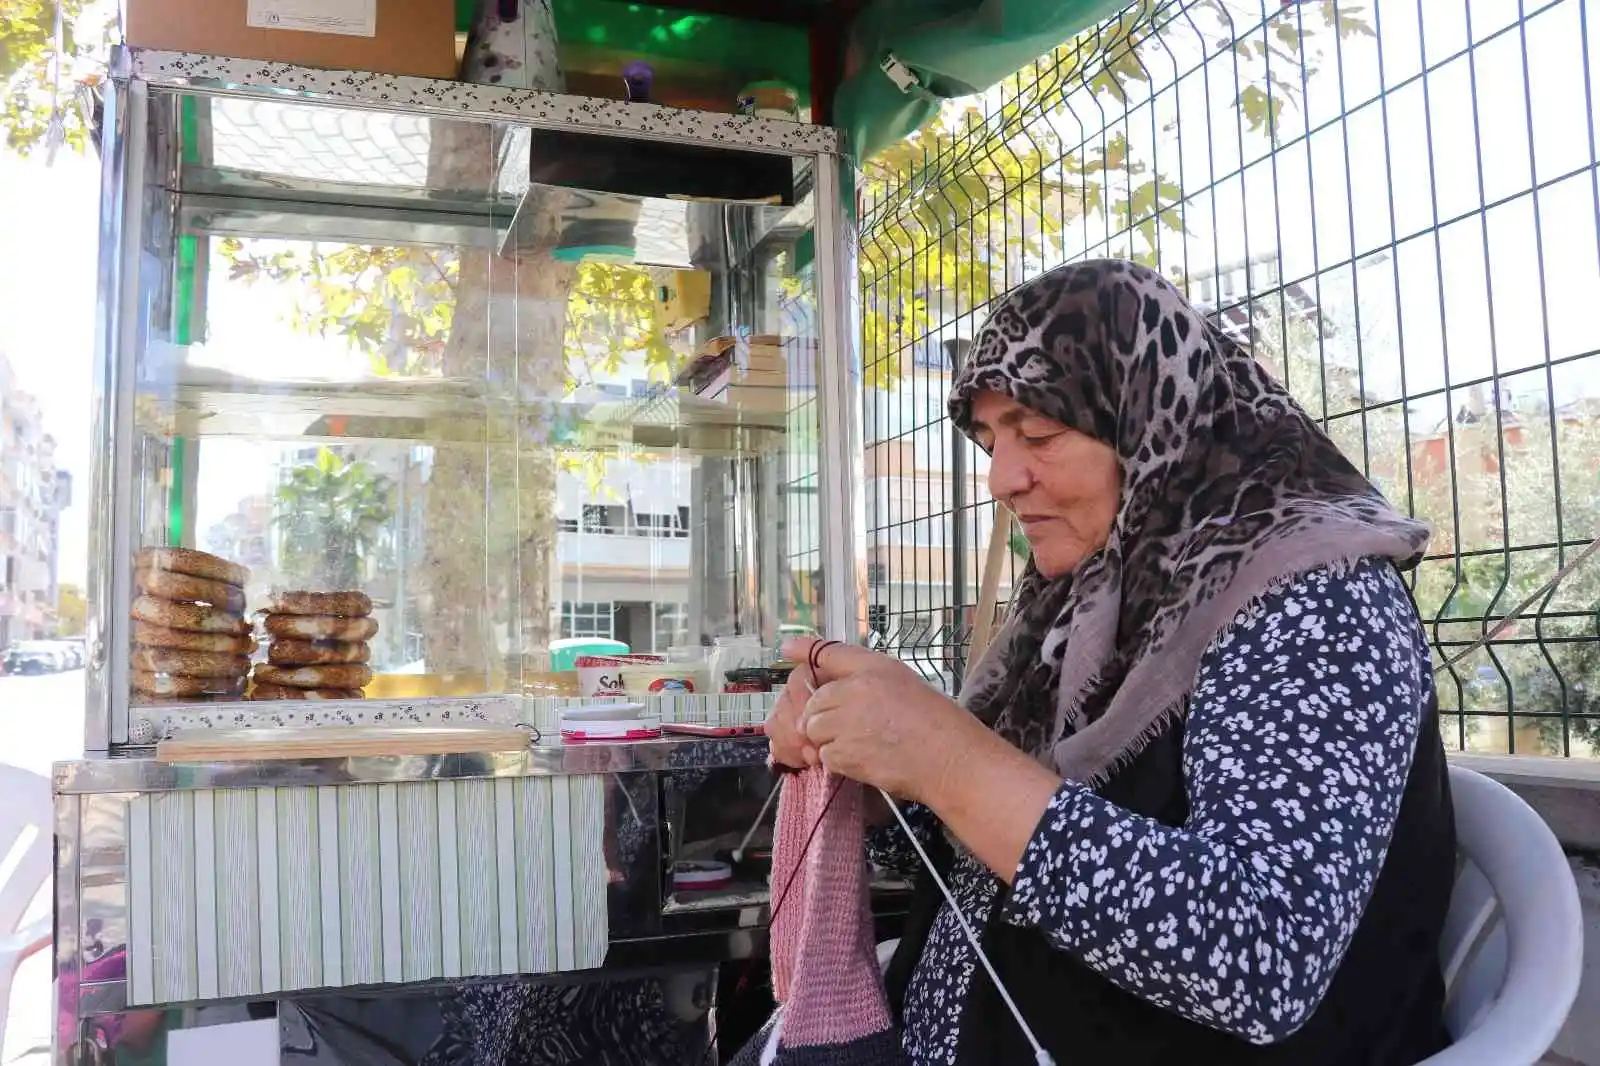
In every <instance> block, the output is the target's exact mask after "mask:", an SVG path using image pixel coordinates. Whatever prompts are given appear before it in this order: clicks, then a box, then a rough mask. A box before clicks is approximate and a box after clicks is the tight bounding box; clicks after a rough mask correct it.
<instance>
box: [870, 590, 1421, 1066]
mask: <svg viewBox="0 0 1600 1066" xmlns="http://www.w3.org/2000/svg"><path fill="white" fill-rule="evenodd" d="M1429 661H1430V660H1429V656H1428V647H1427V637H1426V634H1425V633H1424V632H1423V631H1422V628H1421V625H1420V624H1419V623H1418V621H1417V618H1416V614H1415V611H1414V609H1413V608H1412V605H1411V602H1410V599H1409V597H1408V594H1407V592H1406V590H1405V587H1404V585H1403V583H1402V582H1401V579H1400V577H1399V575H1398V574H1397V573H1396V572H1395V571H1394V569H1393V568H1392V567H1390V566H1389V565H1388V564H1387V563H1386V562H1382V561H1375V560H1366V561H1363V562H1360V563H1358V564H1356V565H1354V566H1348V567H1340V566H1335V567H1322V568H1319V569H1317V570H1313V571H1311V572H1309V573H1307V574H1304V575H1302V576H1300V577H1299V578H1297V579H1295V580H1293V581H1291V582H1289V583H1287V584H1286V585H1284V586H1282V587H1280V588H1279V589H1278V590H1276V591H1274V592H1272V593H1270V594H1268V595H1266V596H1263V597H1261V598H1259V599H1258V600H1257V601H1256V602H1255V603H1254V604H1253V605H1252V606H1250V607H1248V608H1246V609H1245V610H1244V611H1241V612H1240V613H1239V615H1238V616H1237V617H1236V618H1235V619H1234V622H1233V624H1232V625H1231V626H1230V627H1229V628H1228V629H1227V630H1226V631H1224V632H1223V633H1222V634H1221V635H1220V636H1219V637H1218V638H1217V639H1216V640H1215V641H1214V642H1213V643H1212V645H1211V647H1210V648H1209V649H1208V650H1207V652H1206V655H1205V657H1204V659H1203V660H1202V661H1201V666H1200V671H1199V674H1198V675H1197V678H1196V682H1195V687H1194V690H1193V692H1192V694H1191V696H1190V706H1189V711H1188V716H1187V725H1186V728H1185V733H1184V747H1183V759H1184V778H1185V781H1186V783H1187V793H1188V799H1189V807H1190V813H1189V819H1188V822H1187V823H1186V824H1185V825H1184V826H1182V827H1181V828H1176V829H1174V828H1170V827H1167V826H1164V825H1161V824H1159V823H1157V822H1155V821H1153V820H1151V819H1147V818H1143V817H1139V816H1136V815H1133V814H1130V813H1129V812H1128V811H1126V810H1124V809H1122V808H1120V807H1117V806H1115V805H1114V804H1112V803H1110V802H1108V801H1107V800H1105V799H1102V798H1101V797H1100V796H1098V795H1096V794H1095V793H1094V792H1091V791H1090V790H1088V789H1086V788H1083V787H1082V786H1079V785H1076V784H1070V783H1069V784H1066V785H1063V786H1062V788H1061V790H1060V791H1059V792H1057V793H1056V795H1055V797H1054V799H1053V800H1052V801H1051V804H1050V807H1049V809H1048V811H1047V812H1046V814H1045V816H1044V818H1043V819H1042V820H1041V821H1040V824H1039V827H1038V829H1037V831H1036V832H1035V834H1034V836H1033V839H1032V840H1031V842H1030V843H1029V845H1028V848H1027V851H1026V853H1025V855H1024V856H1023V859H1022V862H1021V864H1020V866H1019V868H1018V870H1017V874H1016V877H1015V879H1014V881H1013V884H1012V889H1011V892H1010V894H1009V896H1008V897H1007V898H1006V899H1005V901H1004V910H1003V912H1002V913H1003V915H1004V917H1005V918H1006V920H1008V921H1010V922H1012V923H1014V924H1016V925H1020V926H1025V927H1032V928H1035V929H1037V930H1039V931H1040V932H1041V933H1042V934H1043V935H1044V936H1046V937H1048V938H1049V939H1050V941H1051V942H1052V943H1053V944H1055V945H1056V946H1057V947H1059V948H1060V949H1061V950H1063V951H1068V952H1071V953H1073V954H1074V955H1077V956H1078V957H1079V958H1081V959H1082V960H1083V961H1084V962H1085V963H1087V964H1088V965H1089V966H1091V967H1093V968H1094V969H1096V970H1098V971H1100V972H1101V973H1103V974H1104V975H1106V976H1107V977H1108V978H1109V979H1111V980H1112V981H1114V982H1115V983H1116V984H1118V985H1119V986H1121V987H1123V988H1125V989H1128V990H1129V991H1132V992H1134V993H1135V994H1137V995H1139V996H1142V997H1144V998H1145V999H1148V1000H1150V1001H1151V1002H1153V1003H1156V1004H1158V1005H1160V1006H1162V1007H1165V1008H1167V1009H1169V1010H1171V1011H1174V1012H1175V1013H1177V1014H1179V1015H1181V1016H1183V1017H1185V1018H1188V1019H1190V1020H1193V1021H1196V1022H1199V1023H1202V1024H1204V1025H1208V1026H1211V1027H1214V1028H1218V1029H1222V1030H1224V1031H1227V1032H1231V1033H1235V1034H1237V1035H1239V1036H1241V1037H1243V1038H1245V1039H1247V1040H1250V1041H1252V1042H1257V1043H1265V1042H1270V1041H1273V1040H1277V1039H1281V1038H1282V1037H1284V1036H1286V1035H1288V1034H1289V1033H1292V1032H1293V1031H1294V1030H1296V1029H1297V1028H1298V1027H1299V1026H1300V1025H1301V1024H1303V1023H1304V1022H1305V1021H1306V1019H1308V1018H1309V1017H1310V1015H1311V1013H1312V1012H1313V1011H1314V1010H1315V1009H1316V1006H1317V1004H1318V1003H1320V1002H1321V999H1322V996H1323V995H1324V994H1325V993H1326V991H1327V988H1328V985H1329V983H1330V982H1331V981H1332V979H1333V975H1334V972H1335V970H1336V969H1337V968H1338V965H1339V962H1340V960H1341V959H1342V958H1343V956H1344V952H1345V950H1346V948H1347V947H1348V946H1349V943H1350V939H1351V937H1352V936H1353V935H1354V933H1355V930H1356V926H1357V924H1358V923H1359V921H1360V919H1361V915H1362V912H1363V909H1364V907H1365V905H1366V901H1367V899H1368V898H1369V896H1370V895H1371V892H1372V888H1373V885H1374V883H1375V881H1376V880H1377V876H1378V872H1379V870H1380V869H1381V868H1382V865H1383V861H1384V855H1385V852H1386V849H1387V847H1388V843H1389V838H1390V835H1391V833H1392V832H1393V828H1394V823H1395V819H1396V817H1397V816H1398V813H1399V808H1400V800H1401V797H1402V795H1403V793H1404V790H1405V782H1406V778H1407V776H1408V774H1409V773H1410V768H1411V761H1412V755H1413V751H1414V748H1415V745H1416V738H1417V735H1418V731H1419V727H1420V723H1421V715H1422V713H1424V708H1426V707H1427V706H1428V704H1429V701H1430V698H1431V693H1432V687H1433V678H1432V673H1431V671H1430V669H1429ZM902 843H903V842H902ZM879 850H880V852H881V850H882V849H881V848H880V849H879ZM905 850H907V851H909V849H908V848H907V849H905ZM874 857H875V858H876V859H878V860H879V861H880V862H886V863H889V864H892V865H900V864H901V863H902V862H903V858H898V857H896V856H891V855H885V854H876V855H875V856H874ZM950 880H951V887H952V892H953V893H954V894H955V896H956V898H957V900H958V902H959V904H960V906H961V908H962V910H963V911H964V912H965V913H966V914H967V916H968V918H969V920H970V921H972V922H973V923H974V925H979V924H980V923H982V922H983V921H984V920H985V919H986V918H987V916H988V915H989V913H990V912H991V910H992V909H993V906H994V904H995V902H996V900H997V899H998V898H999V893H1000V890H1001V883H1000V881H999V880H998V879H997V878H995V877H994V876H993V875H992V874H991V873H989V872H988V871H987V870H986V869H984V868H983V867H981V866H979V865H978V864H977V863H976V862H974V861H973V860H972V859H970V858H961V859H958V860H957V866H956V868H955V870H953V871H952V876H951V879H950ZM974 962H975V959H974V958H973V956H972V953H971V951H970V949H969V948H968V947H967V944H966V942H965V940H964V939H963V938H962V935H961V932H960V929H959V926H958V924H957V923H956V920H955V916H954V914H953V913H952V912H951V911H950V909H949V907H948V906H947V907H945V908H944V910H943V911H942V912H941V913H940V915H939V916H938V918H937V920H936V921H935V924H934V927H933V929H932V931H931V933H930V935H929V938H928V943H927V946H926V948H925V949H924V952H923V956H922V959H921V960H920V962H919V964H918V966H917V969H916V972H915V974H914V976H913V978H912V981H911V986H910V988H909V989H908V991H907V995H906V1003H905V1046H906V1051H907V1053H908V1055H909V1056H910V1058H911V1060H912V1062H914V1063H916V1064H918V1066H931V1064H935V1063H953V1062H955V1061H956V1044H957V1040H958V1038H959V1035H960V1034H959V1024H960V1011H961V1007H962V1005H963V1004H964V1002H965V1000H966V997H967V990H968V987H969V985H970V983H971V981H972V975H973V972H974Z"/></svg>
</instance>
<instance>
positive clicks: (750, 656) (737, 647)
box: [707, 637, 768, 678]
mask: <svg viewBox="0 0 1600 1066" xmlns="http://www.w3.org/2000/svg"><path fill="white" fill-rule="evenodd" d="M767 658H768V656H767V651H766V649H765V648H763V647H762V646H761V638H760V637H718V638H717V639H716V642H715V643H714V644H713V645H712V648H711V660H710V662H709V663H708V665H707V672H708V673H709V674H710V675H711V677H713V678H723V677H726V676H727V674H728V671H729V670H748V669H754V668H755V667H758V666H764V665H766V662H767Z"/></svg>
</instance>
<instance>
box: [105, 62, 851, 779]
mask: <svg viewBox="0 0 1600 1066" xmlns="http://www.w3.org/2000/svg"><path fill="white" fill-rule="evenodd" d="M115 66H116V69H115V70H114V74H115V77H114V79H113V89H112V90H111V91H110V93H109V94H108V97H107V100H106V104H105V132H104V135H103V139H104V141H105V142H106V143H105V144H104V145H103V149H104V152H105V155H106V158H107V160H108V165H107V167H106V169H105V175H106V176H105V181H104V185H103V190H102V194H103V202H102V205H101V206H102V219H103V221H102V242H103V255H102V278H101V282H102V284H101V292H102V308H101V321H102V360H101V371H100V376H99V379H98V382H97V386H98V390H97V392H98V395H97V408H96V426H97V431H98V461H97V465H96V467H95V470H94V488H95V498H96V499H98V500H101V501H104V504H103V506H100V507H98V508H97V509H96V510H95V514H94V517H93V530H92V537H93V544H94V551H93V552H92V553H91V560H92V562H91V573H90V585H91V596H90V602H91V604H92V605H93V608H92V614H91V618H90V624H89V645H90V649H91V663H90V685H89V692H90V697H89V698H90V708H89V712H90V713H89V726H88V733H89V735H88V744H87V747H88V749H89V750H90V751H104V750H107V749H114V748H117V747H120V746H122V745H124V744H129V743H134V744H137V743H148V742H149V741H150V740H151V739H152V738H151V736H150V735H149V730H148V729H147V728H145V729H141V728H140V727H141V725H144V724H146V723H143V722H141V721H140V719H139V717H138V714H137V713H136V714H133V715H130V708H131V707H141V708H142V707H157V708H160V707H169V706H172V707H180V708H189V709H194V705H195V704H229V705H232V704H243V706H241V707H238V708H236V709H237V710H240V711H245V710H249V709H255V707H256V705H257V704H264V702H269V701H270V702H274V703H276V702H278V701H290V700H292V701H296V703H297V705H299V706H302V707H303V706H309V705H306V704H304V703H302V702H299V701H303V700H304V699H306V698H312V699H319V698H320V699H329V700H332V699H342V700H355V699H362V698H364V699H368V700H373V699H387V700H405V701H410V703H411V704H412V705H414V704H415V703H416V702H417V701H421V702H422V703H424V704H426V703H427V702H428V701H440V702H441V703H447V702H449V701H450V700H452V699H455V700H459V699H461V698H466V697H471V698H481V697H485V696H489V697H496V698H505V699H509V700H512V701H519V700H521V701H525V700H539V699H545V698H550V697H583V696H592V695H596V694H597V691H598V690H594V689H593V688H592V683H591V681H589V680H588V679H586V678H585V677H584V676H583V674H582V671H580V670H578V669H576V664H577V662H578V661H579V660H578V657H579V656H581V655H583V654H584V653H586V652H602V653H604V654H606V655H609V656H616V655H623V654H626V655H629V656H642V657H644V658H636V659H628V660H623V661H622V663H621V669H620V674H621V687H622V689H623V690H624V691H625V693H626V694H627V695H628V697H629V698H630V699H635V698H637V699H646V700H648V699H653V698H657V696H658V694H660V693H662V692H663V691H665V692H669V693H682V692H683V691H685V690H686V689H688V688H692V689H694V691H695V692H696V693H698V694H705V693H710V694H716V693H719V692H720V691H722V689H723V687H724V686H725V685H726V683H727V678H726V676H725V675H726V674H727V673H728V671H726V670H722V669H720V668H716V665H715V664H716V663H717V662H718V661H719V660H718V659H717V656H716V655H715V654H714V651H715V650H717V649H721V648H725V647H730V646H733V645H735V644H738V643H740V642H739V641H734V640H732V639H731V638H744V640H745V641H748V642H752V643H754V644H755V646H757V647H759V648H762V649H769V650H770V649H773V648H775V647H776V646H777V644H778V642H779V641H780V640H781V638H782V637H783V636H786V635H790V634H793V633H806V632H824V631H826V632H828V633H829V634H830V635H853V634H856V633H859V631H860V628H861V622H860V617H859V612H860V607H859V603H860V595H859V580H860V572H861V567H860V557H861V553H860V546H861V538H860V535H859V532H858V521H857V514H856V510H855V508H854V506H853V495H854V488H853V486H854V485H856V484H858V478H857V476H856V473H857V470H856V464H857V463H858V458H859V456H858V451H857V449H858V447H859V442H858V440H857V430H856V425H855V415H854V393H855V386H856V383H857V381H856V376H857V374H858V370H857V368H856V366H855V362H854V355H853V341H852V329H853V327H852V324H851V322H850V317H849V300H848V296H849V293H850V286H849V284H848V283H847V280H846V279H847V278H848V277H850V276H851V271H852V266H851V261H850V256H851V242H850V238H849V236H848V233H849V224H848V222H849V213H850V212H849V200H848V197H849V195H850V193H849V192H848V190H849V189H850V188H851V185H850V183H848V182H842V181H841V169H840V168H841V167H843V166H846V165H847V164H846V163H845V162H844V160H843V157H842V156H840V155H839V154H838V153H839V143H838V135H837V133H836V132H835V131H832V130H828V129H824V128H820V127H812V126H806V125H801V124H799V123H792V122H783V121H774V120H768V119H758V118H750V117H736V116H725V115H700V114H697V113H693V112H675V111H672V110H670V109H667V108H660V107H653V106H651V105H643V104H629V103H621V102H609V101H595V100H582V99H578V98H570V97H563V96H559V95H554V94H548V93H539V92H530V91H523V90H510V89H499V88H494V87H477V86H466V85H459V84H455V83H444V82H431V81H427V80H424V79H414V78H388V77H376V76H371V75H340V74H338V73H336V72H325V71H310V70H296V69H294V68H286V67H263V66H262V65H261V64H255V63H244V62H239V61H230V60H225V59H210V58H206V57H196V56H181V55H173V54H163V53H153V52H143V51H137V50H124V51H122V52H120V53H118V55H117V58H116V60H115ZM714 670H715V673H713V671H714ZM611 683H612V684H615V682H614V681H613V682H611ZM328 706H330V707H331V706H332V705H331V704H330V705H328ZM202 709H204V708H202ZM213 709H214V708H213Z"/></svg>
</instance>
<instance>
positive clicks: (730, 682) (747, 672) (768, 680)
mask: <svg viewBox="0 0 1600 1066" xmlns="http://www.w3.org/2000/svg"><path fill="white" fill-rule="evenodd" d="M723 677H724V681H723V685H722V691H723V692H727V693H742V692H771V691H772V671H770V670H768V669H767V668H766V667H764V666H752V667H747V668H745V669H743V670H729V671H728V672H727V673H726V674H724V675H723Z"/></svg>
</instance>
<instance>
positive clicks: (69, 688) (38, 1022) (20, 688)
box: [0, 670, 83, 1066]
mask: <svg viewBox="0 0 1600 1066" xmlns="http://www.w3.org/2000/svg"><path fill="white" fill-rule="evenodd" d="M82 754H83V671H82V670H71V671H68V672H66V673H62V674H46V675H44V676H42V677H0V762H6V763H10V764H12V765H13V766H20V767H22V768H23V769H24V770H32V771H33V772H34V773H36V774H41V775H43V776H45V777H49V776H50V764H51V763H53V762H56V761H57V760H60V759H76V758H78V757H79V756H80V755H82ZM11 802H13V798H12V797H9V796H4V795H0V807H3V806H6V805H9V804H10V803H11ZM49 913H50V899H49V892H48V890H46V891H44V892H41V893H40V895H39V898H38V899H36V900H35V901H34V905H33V912H32V913H30V914H29V916H28V920H31V919H32V918H33V915H34V914H49ZM0 1010H6V1011H7V1019H6V1035H5V1047H4V1048H3V1049H0V1064H4V1066H14V1064H15V1066H46V1063H47V1062H48V1061H49V1054H48V1052H49V1046H50V957H49V953H48V952H40V953H39V954H37V955H35V956H34V957H33V958H31V959H28V960H27V961H25V962H24V963H23V964H22V967H21V969H19V970H18V971H17V980H16V983H15V984H13V985H12V986H11V1003H10V1005H9V1008H8V1007H7V1005H5V1004H0Z"/></svg>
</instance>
